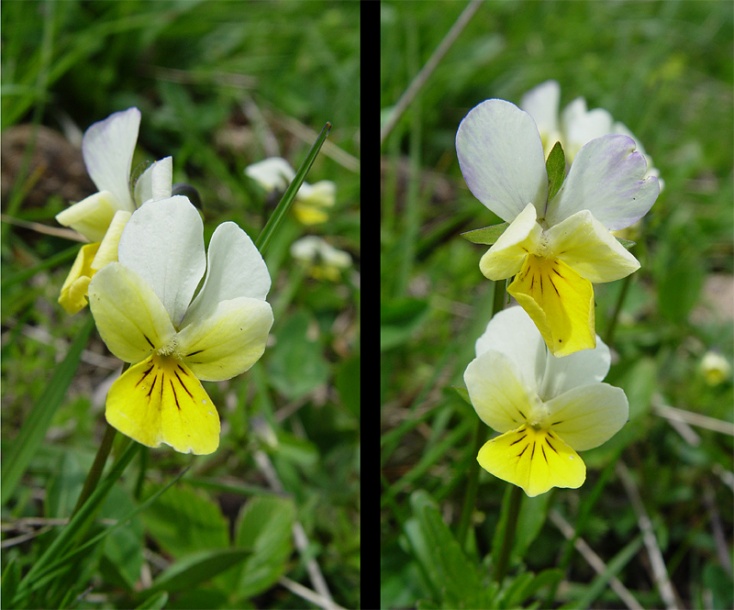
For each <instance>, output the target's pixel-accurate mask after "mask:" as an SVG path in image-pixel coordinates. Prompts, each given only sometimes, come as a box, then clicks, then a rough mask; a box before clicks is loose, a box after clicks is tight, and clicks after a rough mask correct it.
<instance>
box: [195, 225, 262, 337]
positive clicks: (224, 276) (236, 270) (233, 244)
mask: <svg viewBox="0 0 734 610" xmlns="http://www.w3.org/2000/svg"><path fill="white" fill-rule="evenodd" d="M269 290H270V273H269V272H268V268H267V266H266V265H265V261H264V260H263V257H262V255H261V254H260V252H259V251H258V249H257V248H256V247H255V244H254V243H253V242H252V240H251V239H250V237H249V236H248V235H247V233H245V232H244V231H243V230H242V229H241V228H240V227H238V226H237V225H236V224H235V223H233V222H224V223H222V224H221V225H219V226H218V227H217V228H216V229H215V231H214V234H213V235H212V238H211V241H210V242H209V252H208V262H207V271H206V278H205V280H204V284H203V286H202V287H201V290H200V291H199V293H198V294H197V295H196V298H195V299H194V301H193V303H191V307H190V308H189V311H188V312H187V313H186V317H185V318H184V320H183V322H182V327H183V326H187V325H189V324H196V321H197V320H201V319H204V318H206V317H208V316H209V315H210V314H211V312H212V311H214V310H215V309H216V307H217V305H218V304H219V303H221V302H222V301H228V300H231V299H236V298H238V297H250V298H253V299H260V300H265V297H266V296H267V294H268V291H269Z"/></svg>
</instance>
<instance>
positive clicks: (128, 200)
mask: <svg viewBox="0 0 734 610" xmlns="http://www.w3.org/2000/svg"><path fill="white" fill-rule="evenodd" d="M139 128H140V111H139V110H138V109H137V108H129V109H128V110H124V111H122V112H116V113H114V114H112V115H110V116H109V117H107V118H106V119H105V120H103V121H99V122H98V123H94V124H93V125H92V126H91V127H90V128H89V129H87V131H86V133H85V134H84V138H83V139H82V154H83V156H84V163H85V165H86V166H87V171H88V172H89V176H90V177H91V178H92V181H93V182H94V184H95V185H96V186H97V188H98V189H99V192H97V193H95V194H94V195H90V196H89V197H87V198H86V199H84V200H82V201H80V202H78V203H75V204H74V205H72V206H71V207H69V208H68V209H66V210H64V211H63V212H61V213H59V214H57V215H56V220H57V221H58V222H59V223H60V224H62V225H64V226H65V227H71V228H72V229H74V230H75V231H77V232H79V233H81V234H82V235H83V236H84V237H86V238H87V239H88V240H89V241H90V242H92V243H90V244H87V245H85V246H82V248H81V249H80V251H79V254H78V255H77V257H76V260H75V261H74V264H73V265H72V268H71V271H70V272H69V275H68V277H67V278H66V281H65V282H64V285H63V287H62V288H61V296H60V297H59V303H60V304H61V306H62V307H63V308H64V309H65V310H66V311H67V312H68V313H70V314H74V313H76V312H78V311H79V310H81V309H83V308H84V307H85V306H86V304H87V287H88V286H89V282H90V280H91V279H92V276H93V275H94V274H95V273H96V272H97V271H99V270H100V269H101V268H102V267H104V266H105V265H107V264H108V263H110V262H112V261H115V260H117V244H118V242H119V241H120V235H121V234H122V230H123V228H124V227H125V223H126V222H127V221H128V219H129V218H130V215H131V214H132V213H133V212H134V211H135V208H136V207H139V206H140V205H142V204H143V203H145V202H146V201H149V200H154V199H163V198H164V197H170V196H171V173H172V167H171V157H166V158H164V159H161V160H160V161H158V162H156V163H154V164H153V165H151V166H150V167H149V168H148V169H147V170H146V171H145V172H144V173H143V174H142V175H141V176H140V179H139V180H138V181H137V182H136V184H135V188H134V192H131V185H130V168H131V165H132V159H133V153H134V151H135V143H136V141H137V139H138V129H139Z"/></svg>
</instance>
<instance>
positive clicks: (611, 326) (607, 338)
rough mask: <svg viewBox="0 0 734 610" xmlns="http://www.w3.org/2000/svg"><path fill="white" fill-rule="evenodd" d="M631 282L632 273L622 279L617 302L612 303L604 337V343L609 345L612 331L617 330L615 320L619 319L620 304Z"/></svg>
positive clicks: (612, 335) (611, 339)
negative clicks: (611, 310)
mask: <svg viewBox="0 0 734 610" xmlns="http://www.w3.org/2000/svg"><path fill="white" fill-rule="evenodd" d="M631 283H632V275H628V276H627V277H626V278H624V280H622V289H621V290H620V291H619V296H618V297H617V302H616V303H615V304H614V311H613V312H612V317H611V318H610V319H609V326H608V327H607V334H606V336H605V337H604V343H606V344H607V345H608V346H610V347H611V345H612V341H614V331H616V330H617V321H618V320H619V314H620V312H621V311H622V305H624V301H625V299H626V298H627V293H628V292H629V287H630V284H631Z"/></svg>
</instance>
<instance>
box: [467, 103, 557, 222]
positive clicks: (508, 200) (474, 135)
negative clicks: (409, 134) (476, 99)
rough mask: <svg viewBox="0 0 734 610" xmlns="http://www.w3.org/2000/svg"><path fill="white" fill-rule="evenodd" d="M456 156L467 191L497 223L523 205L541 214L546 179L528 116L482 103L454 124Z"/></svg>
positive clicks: (511, 108) (535, 130)
mask: <svg viewBox="0 0 734 610" xmlns="http://www.w3.org/2000/svg"><path fill="white" fill-rule="evenodd" d="M456 152H457V155H458V158H459V165H460V166H461V172H462V174H463V175H464V180H465V181H466V184H467V186H468V187H469V190H470V191H471V192H472V193H473V194H474V196H475V197H476V198H477V199H479V201H481V202H482V203H483V204H484V205H485V206H486V207H487V208H489V209H490V210H491V211H492V212H494V213H495V214H497V216H499V217H500V218H501V219H502V220H505V221H507V222H511V221H512V220H513V219H514V218H515V217H516V216H517V215H518V214H519V213H520V212H522V211H523V210H524V209H525V206H526V205H527V204H528V203H532V204H533V205H535V206H536V209H537V210H538V215H540V216H542V215H544V211H545V210H544V208H545V203H546V197H547V193H548V175H547V173H546V170H545V157H544V155H543V145H542V143H541V140H540V134H539V133H538V128H537V126H536V124H535V122H534V121H533V119H532V117H531V116H530V115H529V114H527V113H526V112H523V111H522V110H520V109H519V108H517V107H516V106H515V105H513V104H510V103H509V102H506V101H504V100H496V99H492V100H487V101H485V102H482V103H481V104H479V105H478V106H475V107H474V108H473V109H472V110H471V111H470V112H469V114H467V115H466V117H464V120H463V121H462V122H461V124H460V125H459V129H458V131H457V134H456Z"/></svg>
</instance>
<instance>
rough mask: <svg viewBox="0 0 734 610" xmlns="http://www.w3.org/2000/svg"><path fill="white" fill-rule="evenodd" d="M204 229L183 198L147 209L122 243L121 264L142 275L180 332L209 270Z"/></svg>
mask: <svg viewBox="0 0 734 610" xmlns="http://www.w3.org/2000/svg"><path fill="white" fill-rule="evenodd" d="M203 233H204V225H203V223H202V220H201V216H200V215H199V212H198V211H197V209H196V208H195V207H194V206H193V205H192V204H191V202H190V201H189V200H188V199H187V198H186V197H184V196H182V195H176V196H174V197H170V198H168V199H162V200H160V201H156V202H155V204H154V205H144V206H142V207H141V208H139V209H138V210H136V211H135V213H134V214H133V215H132V217H131V218H130V220H129V221H128V223H127V226H126V227H125V230H124V231H123V233H122V237H121V239H120V247H119V254H118V256H119V260H120V262H121V263H122V264H123V265H125V266H126V267H128V268H130V269H132V270H134V271H135V272H136V273H137V274H138V275H140V276H141V277H142V278H143V279H144V280H145V281H146V282H147V283H148V284H149V285H150V286H151V287H152V288H153V290H155V292H156V294H157V295H158V297H159V298H160V300H161V302H162V303H163V305H164V306H165V308H166V310H167V311H168V313H169V315H170V317H171V321H172V322H173V325H174V326H175V327H176V328H179V325H180V324H181V321H182V319H183V317H184V315H185V313H186V310H187V308H188V307H189V304H190V303H191V299H192V298H193V296H194V292H195V290H196V288H197V286H198V285H199V282H200V281H201V278H202V277H203V275H204V272H205V270H206V254H205V253H204V235H203Z"/></svg>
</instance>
